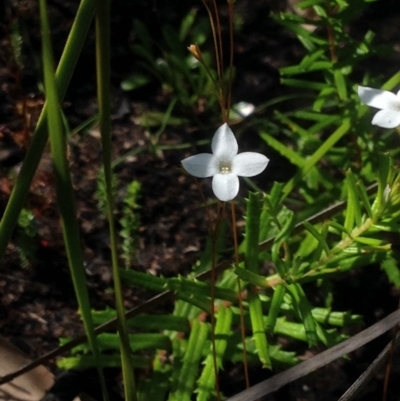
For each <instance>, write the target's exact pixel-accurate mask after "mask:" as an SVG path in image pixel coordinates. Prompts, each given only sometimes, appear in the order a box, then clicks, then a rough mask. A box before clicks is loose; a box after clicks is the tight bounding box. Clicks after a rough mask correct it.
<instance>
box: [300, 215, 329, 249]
mask: <svg viewBox="0 0 400 401" xmlns="http://www.w3.org/2000/svg"><path fill="white" fill-rule="evenodd" d="M303 225H304V228H305V229H306V230H307V231H308V232H309V233H310V234H311V235H312V236H313V237H314V238H315V239H316V240H317V241H318V243H319V245H320V246H321V247H322V248H323V250H324V251H325V253H326V254H327V255H329V253H330V249H329V245H328V243H327V242H326V239H325V238H324V236H323V235H321V234H320V233H319V232H318V230H317V229H316V228H315V227H314V226H313V225H311V224H310V223H309V222H308V221H304V222H303Z"/></svg>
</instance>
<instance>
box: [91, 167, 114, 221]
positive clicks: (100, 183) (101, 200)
mask: <svg viewBox="0 0 400 401" xmlns="http://www.w3.org/2000/svg"><path fill="white" fill-rule="evenodd" d="M111 179H112V193H113V195H114V196H115V195H116V194H117V185H118V182H117V177H116V175H115V174H112V178H111ZM96 198H97V207H98V209H99V212H100V213H101V214H102V215H103V216H105V215H106V214H107V213H106V206H107V192H106V182H105V178H104V169H103V168H101V169H100V171H99V174H98V176H97V190H96Z"/></svg>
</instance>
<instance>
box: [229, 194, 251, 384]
mask: <svg viewBox="0 0 400 401" xmlns="http://www.w3.org/2000/svg"><path fill="white" fill-rule="evenodd" d="M231 211H232V233H233V244H234V248H235V264H236V265H239V246H238V239H237V231H236V214H235V204H234V202H233V201H232V202H231ZM237 285H238V292H239V295H238V300H239V310H240V334H241V337H242V345H243V368H244V377H245V380H246V388H250V378H249V366H248V363H247V348H246V328H245V324H244V308H243V302H242V284H241V282H240V278H239V277H237Z"/></svg>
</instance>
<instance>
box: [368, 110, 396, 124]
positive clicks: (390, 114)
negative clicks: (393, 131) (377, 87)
mask: <svg viewBox="0 0 400 401" xmlns="http://www.w3.org/2000/svg"><path fill="white" fill-rule="evenodd" d="M372 124H373V125H378V126H379V127H382V128H396V127H397V126H399V125H400V110H396V111H395V110H380V111H378V112H377V113H376V114H375V116H374V118H373V119H372Z"/></svg>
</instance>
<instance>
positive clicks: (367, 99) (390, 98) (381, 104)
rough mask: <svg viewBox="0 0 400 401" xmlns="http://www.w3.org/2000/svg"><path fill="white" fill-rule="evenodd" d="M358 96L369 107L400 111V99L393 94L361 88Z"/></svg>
mask: <svg viewBox="0 0 400 401" xmlns="http://www.w3.org/2000/svg"><path fill="white" fill-rule="evenodd" d="M358 96H360V99H361V100H362V101H363V102H364V103H365V104H367V105H368V106H371V107H375V108H377V109H390V110H400V99H399V98H398V97H397V96H396V95H395V94H394V93H392V92H388V91H384V90H381V89H374V88H368V87H365V86H359V87H358Z"/></svg>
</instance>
